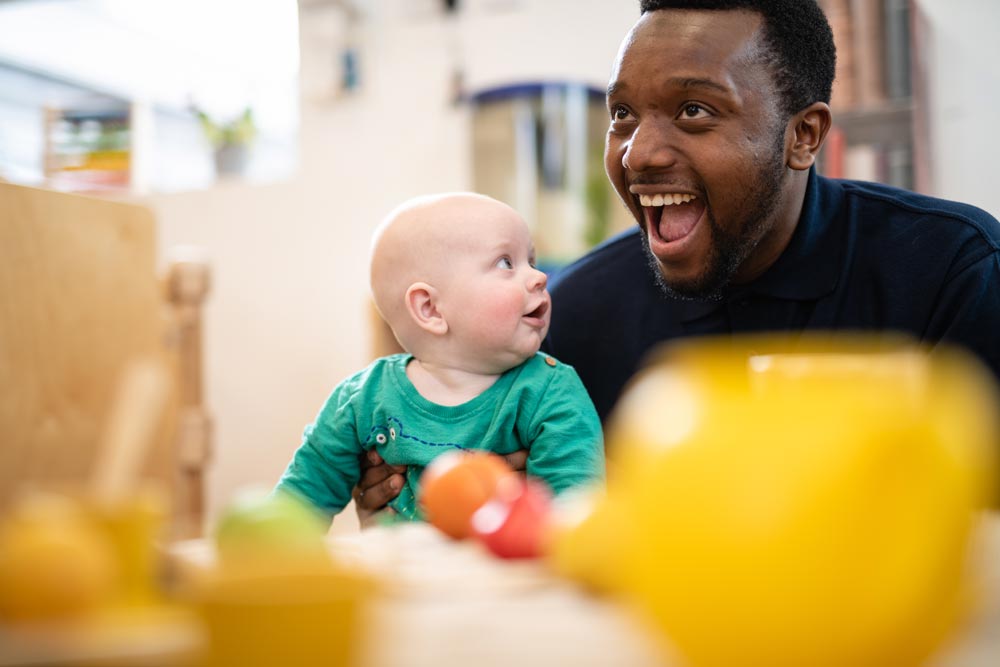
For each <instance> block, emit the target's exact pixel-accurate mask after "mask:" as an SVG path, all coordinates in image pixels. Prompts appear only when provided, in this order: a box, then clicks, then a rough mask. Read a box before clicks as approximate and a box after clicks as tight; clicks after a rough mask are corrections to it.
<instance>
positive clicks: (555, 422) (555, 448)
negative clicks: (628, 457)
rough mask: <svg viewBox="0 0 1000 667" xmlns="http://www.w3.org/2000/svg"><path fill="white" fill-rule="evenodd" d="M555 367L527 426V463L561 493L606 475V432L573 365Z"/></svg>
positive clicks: (560, 364) (530, 473) (600, 479)
mask: <svg viewBox="0 0 1000 667" xmlns="http://www.w3.org/2000/svg"><path fill="white" fill-rule="evenodd" d="M553 370H555V371H556V373H554V376H553V377H552V379H551V381H550V382H549V384H548V386H547V387H546V388H545V391H543V392H542V394H541V400H540V401H539V404H538V408H537V410H536V411H535V413H534V414H533V415H532V417H531V421H530V427H529V429H528V431H527V432H528V434H529V438H530V442H528V443H526V444H527V445H528V466H527V467H528V474H529V475H531V476H533V477H540V478H542V479H543V480H545V482H546V483H547V484H548V485H549V487H551V489H552V491H553V492H554V493H556V494H559V493H562V492H563V491H565V490H566V489H569V488H571V487H575V486H580V485H588V484H593V483H595V482H600V481H603V480H604V435H603V432H602V431H601V420H600V419H599V418H598V416H597V411H596V410H595V409H594V404H593V402H592V401H591V400H590V396H589V395H588V394H587V390H586V389H584V387H583V383H582V382H581V381H580V377H579V376H578V375H577V374H576V371H575V370H573V368H572V367H570V366H567V365H565V364H562V363H559V365H558V366H557V367H556V368H555V369H553Z"/></svg>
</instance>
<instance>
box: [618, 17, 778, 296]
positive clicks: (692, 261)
mask: <svg viewBox="0 0 1000 667" xmlns="http://www.w3.org/2000/svg"><path fill="white" fill-rule="evenodd" d="M760 27H761V18H760V17H759V16H758V15H757V14H754V13H749V12H742V11H688V10H660V11H654V12H649V13H647V14H644V15H643V16H642V17H641V18H640V19H639V21H638V22H637V23H636V25H635V27H633V29H632V31H631V32H630V33H629V35H628V36H627V37H626V38H625V42H624V43H623V44H622V47H621V50H620V52H619V55H618V59H617V61H616V62H615V67H614V70H613V71H612V74H611V82H610V84H609V86H608V98H607V102H608V110H609V112H610V115H611V125H610V127H609V129H608V135H607V144H606V147H605V156H604V161H605V168H606V170H607V173H608V178H610V179H611V183H612V184H613V185H614V187H615V189H616V190H617V191H618V195H619V196H620V197H621V199H622V201H623V202H625V205H626V206H627V207H628V209H629V210H630V211H631V212H632V215H633V216H635V218H636V220H637V221H638V223H639V226H640V227H641V228H642V230H643V232H644V234H643V239H644V244H645V246H646V249H647V254H648V255H649V257H650V262H651V263H652V265H653V266H654V267H655V268H656V269H657V271H656V273H657V275H658V277H659V279H660V283H661V286H663V287H664V288H665V289H666V290H667V291H668V293H673V294H677V295H680V296H688V297H700V298H711V297H715V296H717V295H718V293H719V291H720V290H721V289H722V288H723V287H724V286H725V285H726V284H728V283H730V282H731V281H735V282H743V281H746V280H749V279H752V278H754V277H756V275H758V274H759V273H761V272H762V271H763V270H764V269H766V268H767V266H769V265H770V264H771V263H772V262H773V261H774V260H775V259H776V258H777V256H778V254H780V251H781V249H782V248H783V244H784V242H786V241H787V235H785V236H784V237H783V239H782V238H780V237H782V232H781V230H779V229H777V227H778V226H779V225H781V224H787V220H788V219H789V216H788V215H787V212H786V211H785V207H786V206H787V205H788V204H787V202H786V197H785V196H784V195H783V191H784V188H785V184H786V181H787V178H786V171H787V170H786V167H785V141H784V136H785V123H784V121H783V118H782V116H781V114H780V111H779V110H780V106H781V105H780V99H779V97H778V94H777V92H776V90H775V86H774V83H773V81H772V77H771V74H770V72H769V71H768V70H767V69H766V67H765V66H764V64H763V62H762V60H761V54H760V48H761V47H760V41H759V40H760V35H759V30H760ZM781 221H785V222H784V223H783V222H781ZM785 231H787V230H785ZM778 246H780V247H778Z"/></svg>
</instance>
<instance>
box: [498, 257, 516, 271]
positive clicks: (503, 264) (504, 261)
mask: <svg viewBox="0 0 1000 667" xmlns="http://www.w3.org/2000/svg"><path fill="white" fill-rule="evenodd" d="M496 266H497V267H499V268H501V269H507V270H510V269H513V268H514V262H512V261H510V257H506V256H505V257H501V258H500V259H498V260H497V263H496Z"/></svg>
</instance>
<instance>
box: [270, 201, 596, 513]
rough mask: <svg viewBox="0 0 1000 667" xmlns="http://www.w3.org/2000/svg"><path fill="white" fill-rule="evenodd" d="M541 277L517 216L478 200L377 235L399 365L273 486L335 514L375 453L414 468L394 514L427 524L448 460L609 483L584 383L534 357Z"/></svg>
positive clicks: (378, 281)
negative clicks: (437, 466) (485, 454)
mask: <svg viewBox="0 0 1000 667" xmlns="http://www.w3.org/2000/svg"><path fill="white" fill-rule="evenodd" d="M546 283H547V280H546V276H545V274H544V273H543V272H541V271H539V270H538V269H537V268H535V254H534V248H533V247H532V243H531V236H530V234H529V232H528V227H527V225H526V224H525V223H524V220H522V219H521V217H520V216H519V215H518V214H517V213H516V212H515V211H514V210H513V209H512V208H510V207H509V206H507V205H506V204H502V203H500V202H498V201H496V200H495V199H491V198H489V197H486V196H483V195H477V194H471V193H455V194H443V195H432V196H426V197H419V198H417V199H413V200H410V201H408V202H406V203H404V204H403V205H402V206H400V207H398V208H397V209H395V210H394V211H393V212H392V213H390V214H389V216H388V217H387V218H386V220H385V221H384V222H383V223H382V224H381V226H380V227H379V228H378V230H377V231H376V233H375V239H374V245H373V248H372V260H371V288H372V293H373V295H374V298H375V305H376V307H377V308H378V310H379V312H380V313H381V314H382V316H383V317H384V318H385V320H386V322H388V324H389V326H390V327H391V328H392V331H393V333H394V334H395V336H396V338H397V340H398V341H399V343H400V345H402V347H403V349H404V350H406V353H404V354H395V355H391V356H388V357H382V358H380V359H377V360H375V361H374V362H373V363H372V364H371V365H369V366H368V367H367V368H365V369H364V370H362V371H361V372H359V373H357V374H355V375H353V376H351V377H349V378H347V379H346V380H344V381H343V382H341V383H340V384H339V385H338V386H337V387H336V388H335V389H334V390H333V393H332V394H331V395H330V397H329V398H328V399H327V401H326V404H325V405H324V406H323V408H322V409H321V410H320V413H319V415H318V416H317V418H316V421H315V422H314V423H313V424H311V425H310V426H308V427H307V428H306V430H305V433H304V435H303V441H302V444H301V445H300V447H299V448H298V450H297V451H296V452H295V455H294V457H293V458H292V460H291V462H290V463H289V464H288V467H287V469H286V470H285V472H284V474H283V475H282V477H281V480H280V481H279V482H278V485H277V488H276V490H277V491H286V492H291V493H293V494H296V495H298V496H300V497H303V498H305V499H306V500H308V501H309V502H311V503H312V504H313V505H315V506H316V507H317V508H319V509H320V510H321V511H322V512H324V513H325V514H326V515H327V516H328V517H331V518H332V516H333V515H334V514H336V513H338V512H340V511H341V510H342V509H343V508H344V506H345V505H347V503H348V501H350V499H351V489H352V487H353V486H354V485H355V484H356V483H357V481H358V479H359V478H360V475H361V466H360V457H361V456H364V455H365V454H366V452H368V451H369V450H371V449H375V450H377V452H378V453H379V454H380V455H381V457H382V458H383V459H384V460H385V461H386V462H387V463H389V464H391V465H405V466H406V474H405V483H404V486H403V489H402V490H401V491H400V493H399V495H398V496H397V497H396V498H395V499H394V500H393V501H391V502H390V507H391V508H392V509H393V510H395V513H396V514H398V515H399V516H400V517H401V518H403V519H407V520H421V519H423V516H422V514H421V511H420V507H419V506H418V504H417V497H418V482H419V479H420V474H421V472H422V471H423V469H424V467H425V466H426V465H427V464H428V463H430V461H431V460H432V459H434V458H435V457H436V456H438V455H440V454H442V453H444V452H446V451H449V450H453V449H460V450H488V451H492V452H496V453H498V454H508V453H511V452H514V451H516V450H519V449H527V450H528V459H527V474H528V475H529V476H534V477H537V478H540V479H542V480H543V481H545V482H546V483H547V484H548V486H549V487H550V488H551V489H552V490H553V492H555V493H556V494H558V493H561V492H562V491H565V490H566V489H569V488H571V487H575V486H578V485H584V484H590V483H593V482H597V481H600V480H603V477H604V441H603V436H602V433H601V424H600V421H599V419H598V417H597V413H596V411H595V410H594V406H593V404H592V403H591V401H590V397H589V396H588V395H587V392H586V390H585V389H584V388H583V384H582V383H581V382H580V379H579V377H577V374H576V372H575V371H574V370H573V369H572V368H571V367H569V366H566V365H565V364H562V363H560V362H558V361H556V360H555V359H553V358H552V357H549V356H546V355H544V354H541V353H539V351H538V349H539V346H540V345H541V343H542V339H544V338H545V334H546V332H547V331H548V328H549V318H550V315H551V301H550V297H549V293H548V291H547V290H546Z"/></svg>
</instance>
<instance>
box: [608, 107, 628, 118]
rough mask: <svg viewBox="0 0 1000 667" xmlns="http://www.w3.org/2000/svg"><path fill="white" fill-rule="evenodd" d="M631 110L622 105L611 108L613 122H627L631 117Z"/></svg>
mask: <svg viewBox="0 0 1000 667" xmlns="http://www.w3.org/2000/svg"><path fill="white" fill-rule="evenodd" d="M629 115H630V114H629V110H628V108H626V107H623V106H622V105H621V104H616V105H615V106H613V107H611V120H625V119H626V118H628V117H629Z"/></svg>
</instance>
